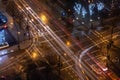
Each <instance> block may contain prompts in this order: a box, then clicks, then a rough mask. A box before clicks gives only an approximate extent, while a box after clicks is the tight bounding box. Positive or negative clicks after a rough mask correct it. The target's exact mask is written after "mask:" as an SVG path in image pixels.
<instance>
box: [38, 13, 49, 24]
mask: <svg viewBox="0 0 120 80" xmlns="http://www.w3.org/2000/svg"><path fill="white" fill-rule="evenodd" d="M40 19H41V20H42V21H43V23H45V24H46V23H47V22H48V19H47V17H46V16H45V15H44V14H42V13H41V14H40Z"/></svg>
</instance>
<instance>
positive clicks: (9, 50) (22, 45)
mask: <svg viewBox="0 0 120 80" xmlns="http://www.w3.org/2000/svg"><path fill="white" fill-rule="evenodd" d="M31 44H32V40H26V41H23V42H21V43H20V44H17V45H14V46H11V47H8V48H5V49H2V50H0V53H1V54H0V56H4V55H8V54H9V53H13V52H16V51H19V50H24V49H27V48H29V47H30V46H31Z"/></svg>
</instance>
